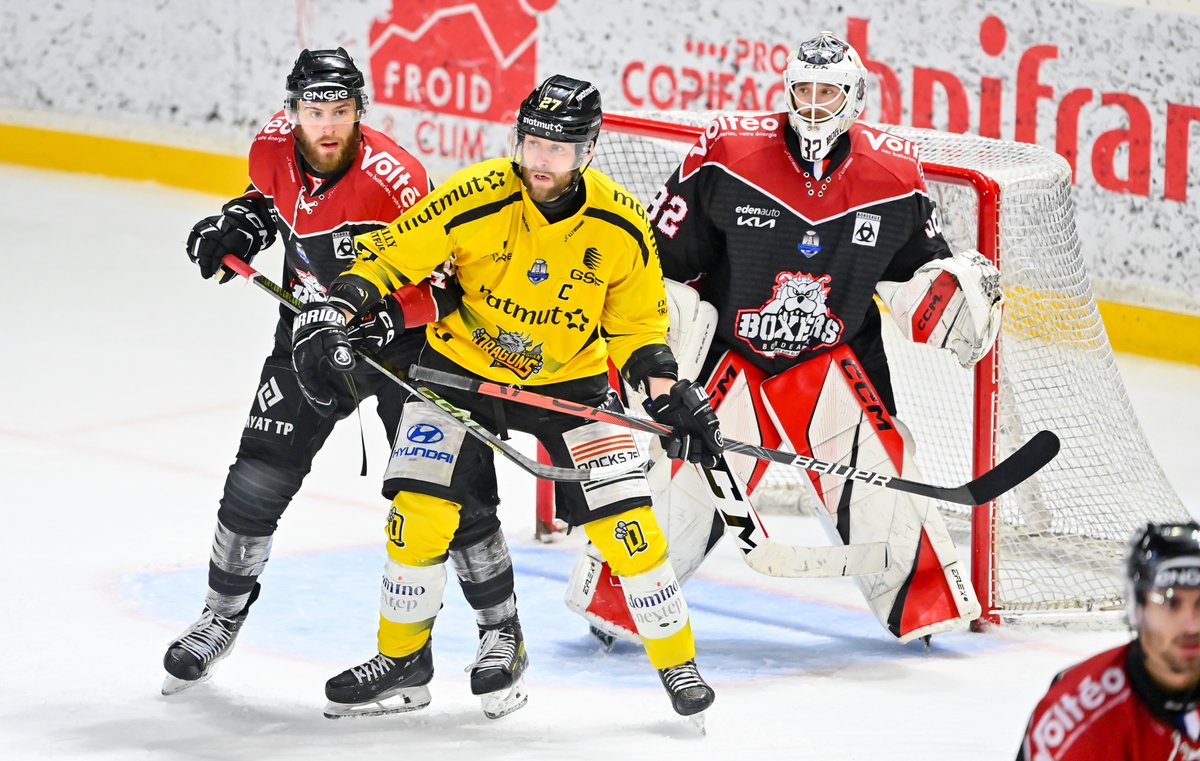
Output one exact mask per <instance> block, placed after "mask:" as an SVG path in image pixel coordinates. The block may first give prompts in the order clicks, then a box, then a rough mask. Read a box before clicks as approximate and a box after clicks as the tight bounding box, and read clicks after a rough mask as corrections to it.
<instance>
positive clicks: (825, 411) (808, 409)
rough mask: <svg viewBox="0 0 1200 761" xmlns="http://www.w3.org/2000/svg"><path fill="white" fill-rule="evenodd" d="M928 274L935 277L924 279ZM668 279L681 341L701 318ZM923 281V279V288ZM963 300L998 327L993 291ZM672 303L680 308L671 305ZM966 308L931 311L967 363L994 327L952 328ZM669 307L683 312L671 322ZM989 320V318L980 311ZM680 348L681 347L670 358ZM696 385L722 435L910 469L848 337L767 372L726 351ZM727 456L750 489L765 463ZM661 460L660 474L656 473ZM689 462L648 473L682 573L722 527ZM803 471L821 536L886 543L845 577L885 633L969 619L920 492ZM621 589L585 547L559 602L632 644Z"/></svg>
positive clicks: (903, 635)
mask: <svg viewBox="0 0 1200 761" xmlns="http://www.w3.org/2000/svg"><path fill="white" fill-rule="evenodd" d="M980 259H982V258H980ZM942 261H943V262H945V261H950V260H942ZM984 263H985V264H986V262H984ZM951 266H954V265H951ZM988 266H990V265H988ZM958 271H959V273H960V275H959V276H963V277H964V278H965V277H966V276H964V275H963V274H962V273H964V272H967V270H963V269H961V268H960V269H959V270H958ZM978 271H979V272H982V273H984V274H982V275H981V276H980V277H979V279H978V281H977V282H981V283H982V282H984V281H985V279H986V277H987V275H986V270H985V269H982V268H981V269H980V270H978ZM992 271H993V272H994V269H993V270H992ZM939 272H946V270H945V269H942V270H939ZM916 279H918V278H914V280H916ZM936 280H937V277H936V276H934V277H932V278H930V279H929V280H927V281H926V282H927V283H931V282H933V281H936ZM943 284H944V281H943ZM668 286H669V287H668V297H669V298H668V303H669V305H670V307H671V309H672V315H671V317H672V320H671V324H672V326H673V328H676V329H677V328H679V327H680V326H684V325H686V326H687V327H688V330H687V331H683V332H684V333H685V336H684V339H685V340H686V334H687V333H691V332H692V331H691V328H692V327H698V328H699V329H700V330H701V331H704V332H707V333H708V334H709V335H711V332H712V331H711V327H710V326H706V325H705V324H704V312H703V311H702V310H701V309H700V308H698V307H696V306H695V305H694V304H692V303H691V302H690V300H689V298H688V297H687V295H686V294H683V298H679V292H678V288H679V287H682V288H686V286H678V284H672V283H670V281H668ZM673 286H674V287H673ZM687 290H689V291H690V289H687ZM915 290H916V288H915V287H914V288H913V289H910V290H909V291H908V293H909V294H910V295H911V294H912V293H913V292H915ZM930 290H931V289H930V288H926V292H927V293H928V292H929V291H930ZM983 292H984V291H983V289H982V288H981V289H977V293H976V295H977V296H978V295H980V294H982V293H983ZM941 293H942V295H941V297H940V299H939V300H938V301H941V302H947V301H953V300H954V299H953V297H954V296H956V295H959V294H958V293H957V289H953V291H952V292H949V293H948V292H946V291H944V290H943V291H942V292H941ZM964 298H965V297H964ZM974 301H975V303H977V304H982V303H983V301H987V303H988V314H989V315H994V316H995V320H994V322H995V326H996V327H998V310H999V299H998V298H997V299H996V300H994V301H991V300H990V299H985V300H980V299H978V298H976V299H974ZM681 302H682V303H683V304H684V310H683V311H676V310H679V309H680V303H681ZM699 303H700V304H703V302H699ZM910 303H916V302H910ZM935 303H937V302H936V301H935ZM704 306H707V305H704ZM959 306H961V304H959ZM970 309H971V307H969V306H968V307H963V308H959V309H954V310H942V312H940V314H941V315H942V316H945V314H946V313H947V312H949V311H953V312H954V315H953V316H952V317H951V318H950V320H949V321H947V322H944V323H943V326H944V328H945V329H944V330H943V331H942V332H941V333H940V334H939V337H940V338H945V337H947V336H949V335H955V336H957V337H956V338H954V339H952V340H946V341H944V342H943V343H942V344H940V345H942V346H944V347H945V348H949V349H953V350H955V351H956V353H957V354H958V356H959V358H960V361H963V359H964V356H966V357H967V358H968V359H970V360H971V361H972V362H973V361H977V360H978V359H979V358H980V357H982V356H983V355H984V354H986V352H987V350H988V349H990V347H991V342H992V341H993V340H994V338H995V332H994V330H993V328H992V326H991V325H985V328H986V330H987V331H992V332H991V334H990V337H988V336H987V335H986V334H985V333H981V334H978V335H976V339H978V342H979V343H977V342H976V341H975V340H974V339H971V338H970V336H969V334H968V332H967V331H966V329H965V328H963V327H962V326H965V325H967V324H971V325H975V324H977V322H978V321H974V320H964V319H962V318H963V316H964V315H965V314H967V313H968V312H969V310H970ZM893 314H895V315H896V318H897V320H900V319H908V318H909V317H910V316H911V314H912V311H911V309H910V310H909V311H907V312H904V311H901V312H899V313H895V312H894V313H893ZM677 315H678V316H679V317H680V318H682V319H680V320H679V321H677V320H676V317H677ZM940 321H941V320H939V322H940ZM991 321H992V318H991V317H988V319H987V320H985V322H991ZM955 323H958V324H959V326H960V327H959V328H958V329H955V328H954V324H955ZM910 324H911V322H910ZM676 333H677V330H673V331H672V335H671V336H670V338H671V339H673V341H679V340H680V336H678V335H676ZM910 335H911V333H910ZM927 335H931V336H932V335H933V332H932V331H928V332H927ZM966 344H970V346H971V350H970V352H968V353H967V354H964V353H963V352H961V351H960V350H959V349H960V347H961V346H963V345H966ZM983 344H986V345H983ZM673 348H674V343H673ZM691 349H692V351H695V349H696V347H695V346H694V345H693V346H692V347H691ZM706 349H707V347H705V350H706ZM689 353H690V352H688V351H681V352H679V356H688V355H689ZM691 356H695V354H691ZM700 356H703V354H702V353H701V355H700ZM707 390H708V393H709V395H710V397H711V399H712V405H713V408H714V409H715V410H716V412H717V415H718V417H719V418H720V420H721V428H722V431H723V432H724V433H725V434H726V436H729V437H733V438H737V439H741V440H744V441H750V442H753V443H759V444H761V445H763V446H768V447H779V446H786V447H787V448H791V449H792V450H794V451H796V452H798V453H801V454H806V455H810V456H815V457H819V458H821V459H824V460H830V461H834V462H838V463H844V464H848V465H853V466H856V467H860V468H866V469H870V470H875V471H879V472H882V473H887V474H895V475H897V476H900V477H904V478H919V477H920V476H919V474H918V473H917V472H916V466H915V463H914V462H913V457H912V451H913V444H912V440H911V437H909V435H908V434H907V431H905V430H904V428H903V425H902V424H901V423H900V422H899V421H898V420H896V419H895V418H893V417H892V416H891V415H890V414H889V413H888V411H887V410H886V409H885V407H884V405H883V403H882V402H881V401H880V399H879V396H878V394H877V393H876V392H875V390H874V387H873V386H872V384H871V382H870V379H869V378H868V377H867V376H866V373H865V372H864V371H863V369H862V366H861V364H860V363H859V362H858V360H857V358H856V357H855V356H854V354H853V352H852V351H851V350H850V348H849V347H848V346H845V345H842V346H839V347H837V348H836V349H834V350H832V351H830V352H827V353H826V354H824V355H821V356H819V357H816V358H814V359H812V360H810V361H808V362H805V363H803V364H800V365H797V366H795V367H793V368H792V369H790V370H788V371H786V372H784V373H782V374H780V375H778V376H775V377H771V378H767V377H766V376H765V374H764V373H762V371H760V370H758V369H757V368H755V367H753V366H752V365H750V364H749V363H747V362H745V361H744V360H742V359H741V358H740V357H738V356H737V355H736V354H734V353H732V352H727V353H725V355H724V356H723V357H722V358H721V360H720V361H719V362H718V363H717V366H716V368H715V369H714V371H713V372H712V374H711V375H710V376H709V378H708V382H707ZM727 459H729V460H730V463H731V465H732V466H733V468H732V470H733V471H735V472H736V477H737V480H738V481H744V482H745V484H746V485H747V488H746V489H745V490H744V493H748V494H749V495H751V497H752V495H753V493H754V489H755V488H756V487H757V486H758V484H759V483H761V480H762V477H763V475H764V474H765V472H766V468H767V466H768V463H766V462H762V461H755V460H751V459H749V458H743V457H741V456H739V455H728V456H727ZM667 469H669V471H670V472H669V475H665V476H664V474H665V473H666V471H667ZM696 471H698V469H694V468H690V467H688V468H680V467H678V465H677V464H676V465H675V466H674V467H672V464H671V463H668V462H665V461H659V462H656V464H655V467H654V468H653V469H652V471H651V477H650V479H649V480H650V484H651V487H652V489H653V490H654V492H655V494H654V507H655V510H656V512H657V513H658V515H659V522H660V523H661V524H662V525H663V530H664V531H666V532H667V534H668V538H669V545H670V548H671V560H672V563H673V564H674V566H675V569H676V572H677V574H678V576H679V578H680V580H681V581H686V579H687V578H688V577H690V576H691V574H692V573H694V572H695V570H696V568H698V567H699V565H700V564H701V562H703V559H704V557H706V556H707V554H708V553H709V552H711V551H712V549H713V547H715V545H716V543H717V541H719V539H720V537H721V535H722V532H721V531H720V530H719V529H718V528H716V527H715V526H716V522H715V518H714V513H715V512H716V511H717V509H718V507H717V505H715V504H714V501H713V500H712V499H708V500H706V499H704V498H703V495H704V490H698V489H696V488H695V485H694V481H695V473H696ZM726 472H728V471H726ZM806 475H807V477H808V478H807V480H806V483H807V485H808V486H809V487H811V488H810V491H811V492H812V493H813V494H814V496H815V497H816V498H817V500H818V501H819V502H820V503H821V504H822V505H823V506H824V507H825V509H824V510H821V511H818V515H819V517H820V519H821V523H822V526H823V527H824V528H825V530H826V533H827V535H828V536H829V537H830V540H831V541H832V542H834V543H838V544H842V545H845V546H847V547H853V546H856V545H860V544H872V543H880V542H886V543H887V544H888V546H889V550H890V552H889V555H890V562H889V565H888V568H887V569H886V570H885V571H883V572H880V573H872V574H868V575H865V576H861V577H859V578H857V579H856V581H857V583H858V585H859V588H860V590H861V591H862V593H863V595H864V597H865V598H866V600H867V602H868V604H869V605H870V607H871V609H872V612H874V613H875V616H876V617H877V618H878V620H879V621H880V623H881V624H882V625H883V626H884V627H885V628H886V629H887V630H888V631H889V632H891V633H892V634H893V636H895V637H897V638H898V639H899V640H900V641H901V642H908V641H911V640H913V639H916V638H919V637H923V636H926V635H930V634H935V633H938V632H942V631H946V630H949V629H952V628H955V627H957V626H958V625H959V624H960V623H963V622H967V621H970V620H972V619H974V618H977V617H978V616H979V614H980V607H979V603H978V601H977V600H976V598H975V594H974V590H973V589H972V588H971V586H970V584H969V583H968V582H967V579H966V574H965V572H964V569H963V568H962V567H961V564H960V562H959V559H958V551H957V549H956V548H955V546H954V543H953V541H952V540H951V539H950V536H949V534H948V533H947V531H946V528H945V524H944V522H943V520H942V517H941V515H940V513H938V511H937V510H936V508H934V507H933V505H932V504H931V503H930V501H929V500H927V499H924V498H922V497H918V496H915V495H912V494H907V493H902V492H896V491H891V490H887V489H881V488H877V487H874V486H870V485H867V484H863V483H858V482H855V481H852V480H843V479H841V478H837V477H832V476H828V475H821V474H818V473H806ZM656 476H657V477H656ZM698 495H700V496H698ZM830 575H849V574H848V573H847V572H846V569H844V568H843V569H841V573H840V574H839V573H838V572H837V571H836V570H835V571H834V572H832V573H831V574H830ZM623 598H624V596H623V595H622V594H621V593H620V589H619V586H618V583H617V582H616V581H615V580H614V579H612V576H611V574H610V573H609V572H608V569H607V568H606V567H605V566H604V564H603V562H602V561H600V560H599V559H598V558H596V557H595V554H594V553H590V552H589V551H588V550H587V549H585V550H582V551H581V552H580V555H579V557H578V558H577V561H576V567H575V571H574V572H573V574H572V578H571V581H570V583H569V584H568V590H567V600H566V602H567V606H568V607H569V608H571V609H572V610H575V611H576V612H578V613H580V614H581V615H583V616H584V617H585V618H587V619H588V621H589V623H591V624H592V625H593V626H595V627H597V628H599V629H601V630H602V631H604V632H606V633H608V634H610V635H612V636H615V637H620V638H623V639H628V640H634V641H636V639H637V636H636V634H635V633H634V629H633V627H632V622H631V619H630V618H629V612H628V610H627V609H626V608H625V606H624V605H623V601H624V599H623Z"/></svg>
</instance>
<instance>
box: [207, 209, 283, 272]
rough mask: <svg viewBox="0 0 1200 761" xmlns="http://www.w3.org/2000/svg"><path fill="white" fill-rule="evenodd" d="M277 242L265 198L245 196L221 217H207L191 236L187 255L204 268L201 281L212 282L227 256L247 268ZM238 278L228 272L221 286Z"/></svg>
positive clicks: (219, 215)
mask: <svg viewBox="0 0 1200 761" xmlns="http://www.w3.org/2000/svg"><path fill="white" fill-rule="evenodd" d="M274 242H275V223H274V221H272V219H271V212H270V211H269V210H268V209H267V205H266V202H265V201H264V200H263V199H262V198H256V197H254V196H242V197H241V198H235V199H233V200H232V201H230V202H229V203H227V204H225V205H224V206H223V207H221V213H220V214H218V215H216V216H214V217H205V218H204V219H202V220H200V221H199V222H197V223H196V224H195V226H194V227H192V232H191V233H190V234H189V235H188V240H187V254H188V258H189V259H191V260H192V262H193V263H195V264H197V265H199V267H200V277H202V278H204V279H205V280H208V279H209V278H210V277H212V276H213V275H215V274H216V273H217V271H218V270H220V269H221V259H223V258H224V257H225V254H233V255H234V256H236V257H237V258H239V259H241V260H242V261H243V262H246V263H247V264H249V263H250V261H251V260H252V259H254V257H255V255H257V254H258V252H259V251H262V250H263V249H264V248H268V247H269V246H270V245H271V244H272V243H274ZM233 276H234V273H233V272H230V271H228V270H226V271H225V272H224V273H223V274H222V275H221V280H220V281H219V282H222V283H225V282H228V281H229V279H230V278H232V277H233Z"/></svg>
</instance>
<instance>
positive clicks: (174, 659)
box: [162, 584, 259, 695]
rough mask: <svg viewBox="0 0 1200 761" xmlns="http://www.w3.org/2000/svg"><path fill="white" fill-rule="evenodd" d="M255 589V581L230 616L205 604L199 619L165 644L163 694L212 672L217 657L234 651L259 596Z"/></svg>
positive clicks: (173, 691)
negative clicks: (237, 608)
mask: <svg viewBox="0 0 1200 761" xmlns="http://www.w3.org/2000/svg"><path fill="white" fill-rule="evenodd" d="M258 591H259V586H258V584H255V585H254V589H253V590H252V591H251V592H250V599H249V601H247V602H246V607H245V608H242V612H241V613H239V614H237V615H236V616H233V617H228V616H220V615H217V614H216V613H214V612H213V610H212V608H210V607H208V606H207V605H205V606H204V612H203V613H201V614H200V620H198V621H196V623H194V624H192V625H191V626H189V627H188V628H187V629H186V630H184V632H183V634H180V635H179V638H178V639H176V640H175V641H174V642H172V643H171V644H170V646H169V647H167V653H166V655H164V656H163V668H165V669H166V670H167V678H166V679H165V680H163V686H162V694H164V695H174V694H175V693H177V692H180V691H181V690H186V689H187V688H189V687H195V686H196V685H198V684H200V683H201V682H204V681H207V680H208V678H209V677H210V676H212V672H213V667H214V666H215V665H216V664H217V661H219V660H221V659H222V658H224V657H226V656H228V655H229V654H230V653H231V652H233V643H234V642H236V641H237V635H238V631H239V630H241V628H242V624H243V623H245V621H246V616H247V614H248V613H249V612H250V606H251V605H252V604H253V603H254V601H255V600H257V599H258Z"/></svg>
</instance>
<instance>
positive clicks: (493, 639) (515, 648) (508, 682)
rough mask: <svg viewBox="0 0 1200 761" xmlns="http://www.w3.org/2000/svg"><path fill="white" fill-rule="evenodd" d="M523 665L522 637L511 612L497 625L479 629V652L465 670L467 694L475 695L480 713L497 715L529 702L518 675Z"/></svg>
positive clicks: (527, 658) (520, 676)
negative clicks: (504, 620)
mask: <svg viewBox="0 0 1200 761" xmlns="http://www.w3.org/2000/svg"><path fill="white" fill-rule="evenodd" d="M527 666H529V656H528V655H526V653H525V638H524V637H523V636H522V635H521V622H520V621H518V620H517V618H516V617H515V616H514V617H513V618H511V619H510V620H509V621H508V622H507V623H505V624H503V625H502V626H501V627H500V628H498V629H480V630H479V652H478V654H477V655H476V656H475V662H474V663H472V664H471V665H470V666H468V667H467V670H468V671H470V672H471V694H472V695H478V696H479V698H480V702H481V703H482V704H483V715H484V716H487V717H488V718H489V719H499V718H500V717H501V716H507V715H508V714H510V713H512V712H513V711H515V710H517V709H518V708H520V707H521V706H523V705H525V704H526V703H527V702H529V695H528V693H526V691H525V680H524V679H523V678H522V674H524V673H525V669H526V667H527Z"/></svg>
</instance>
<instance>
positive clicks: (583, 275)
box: [571, 270, 604, 285]
mask: <svg viewBox="0 0 1200 761" xmlns="http://www.w3.org/2000/svg"><path fill="white" fill-rule="evenodd" d="M571 279H572V280H582V281H583V282H585V283H587V284H588V285H604V281H603V280H601V279H600V278H598V277H596V273H594V272H584V271H583V270H571Z"/></svg>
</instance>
